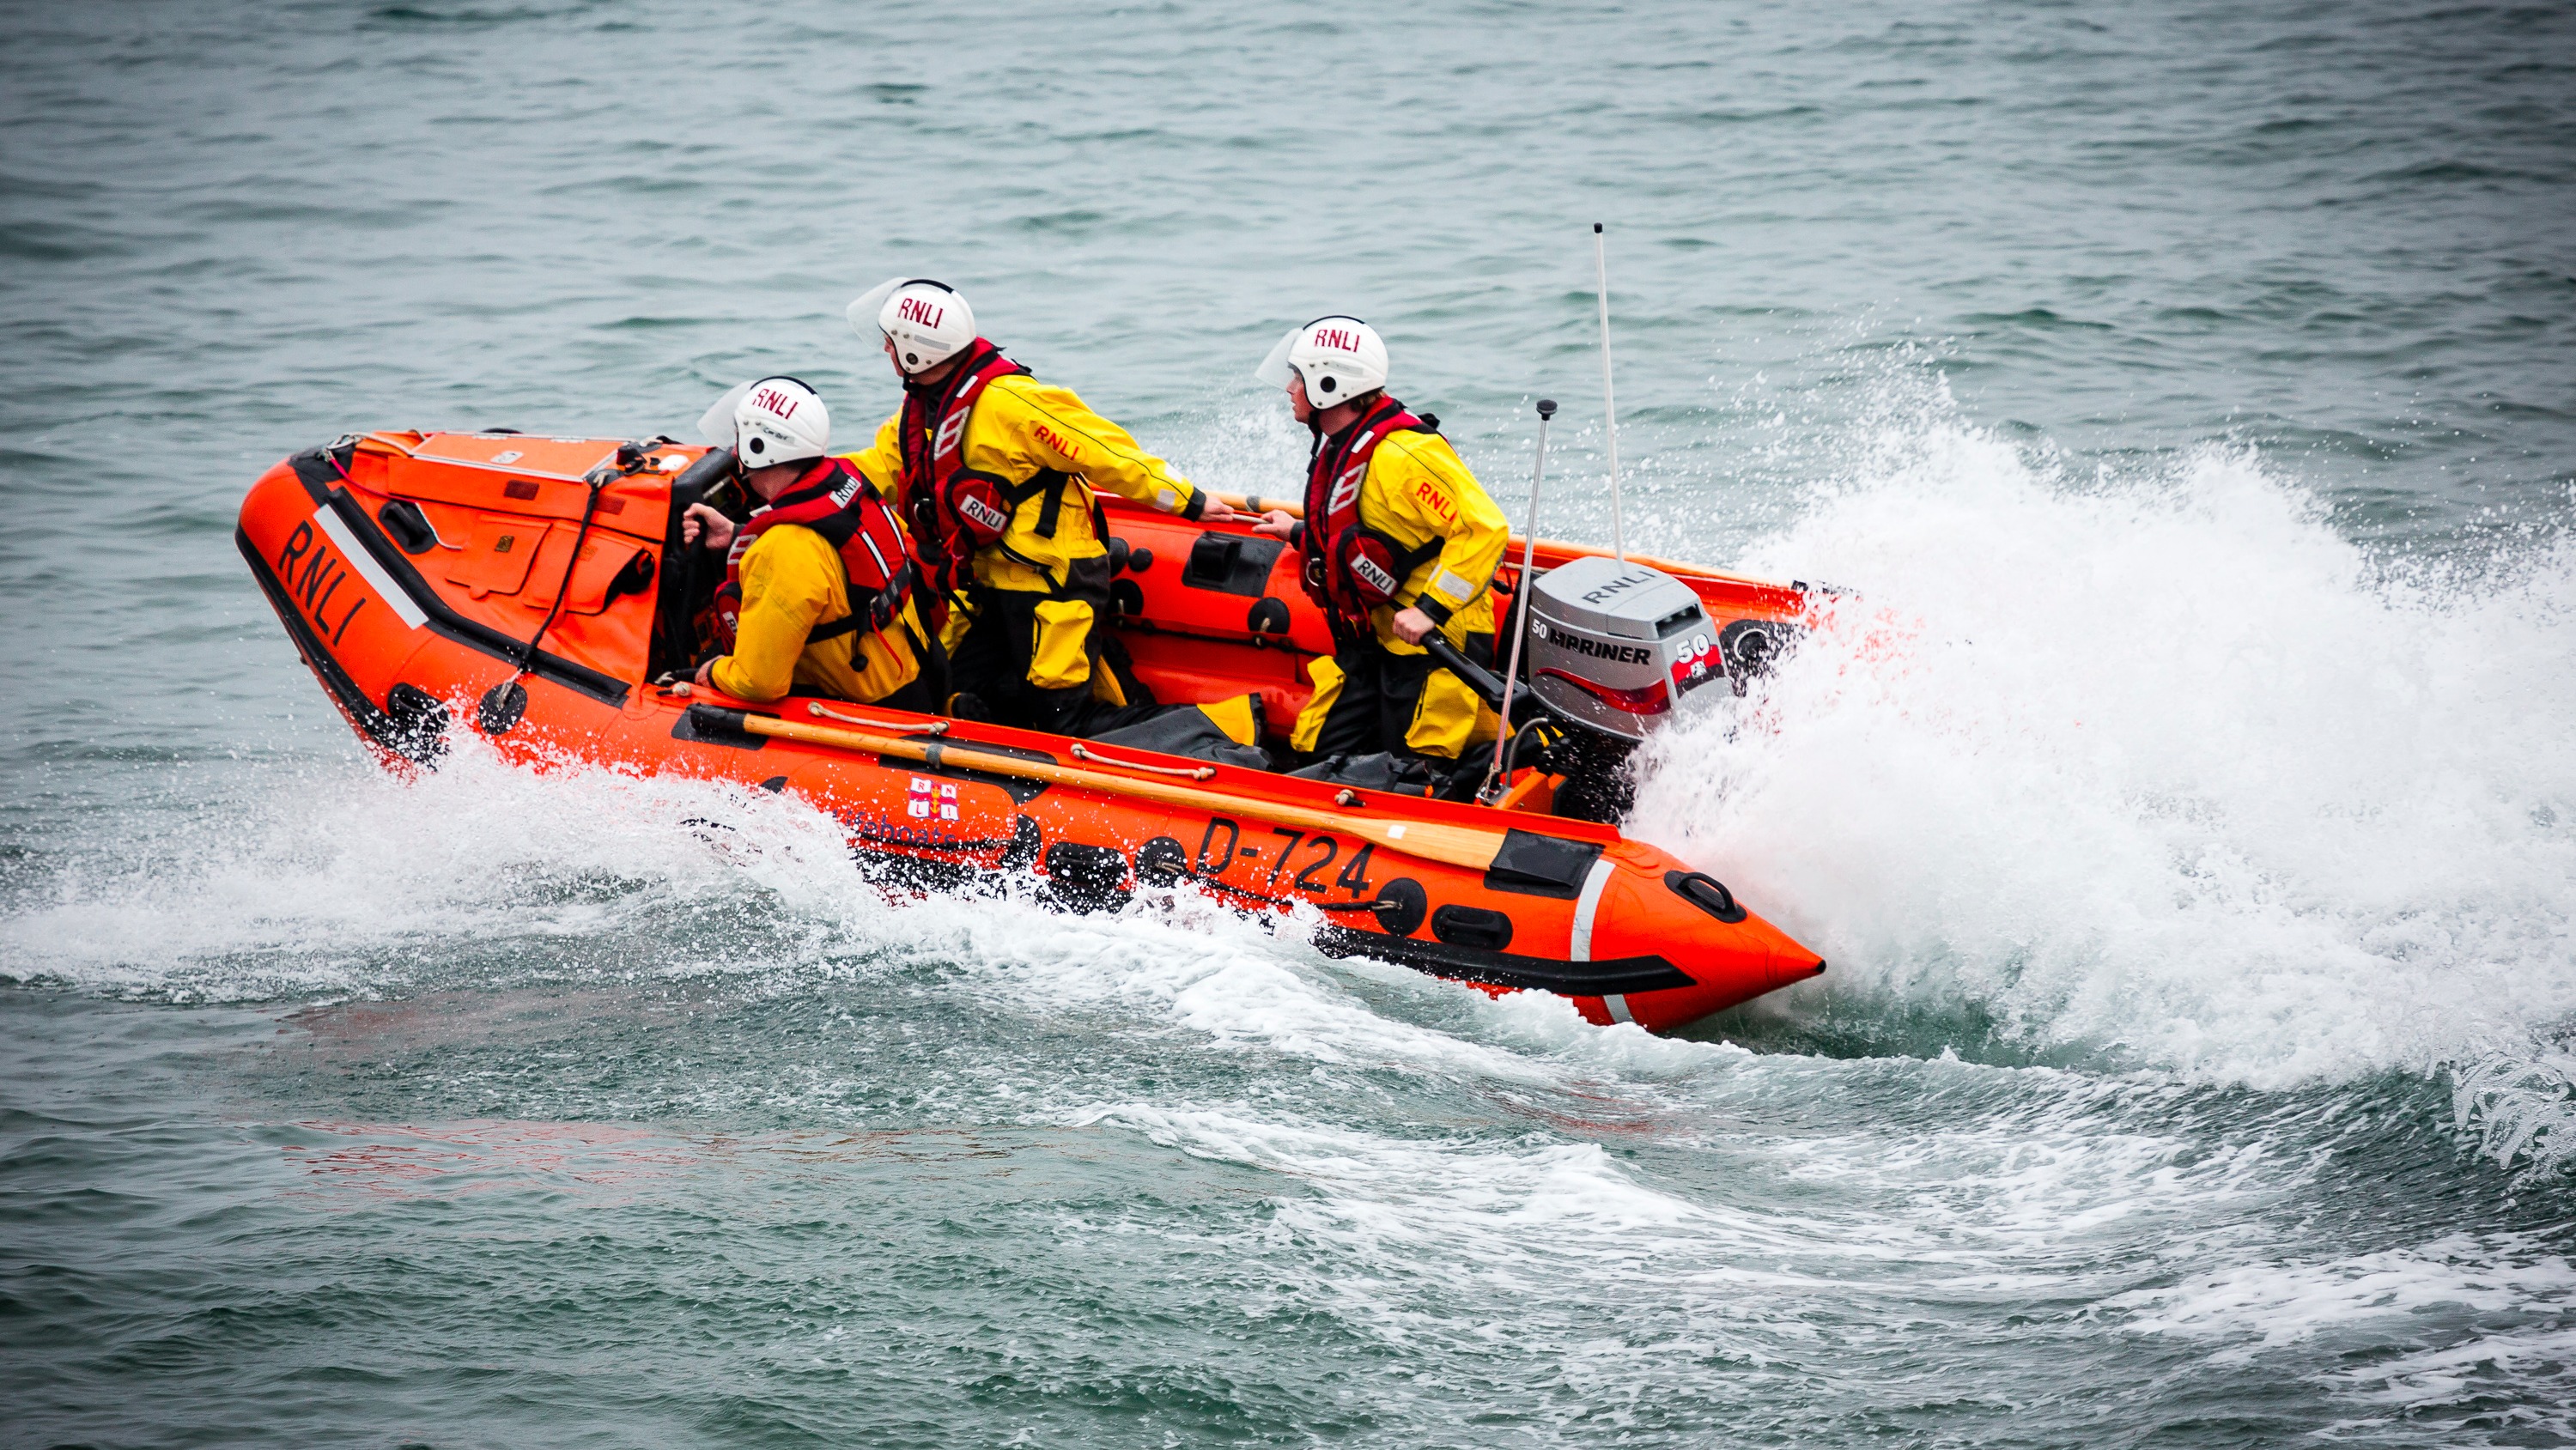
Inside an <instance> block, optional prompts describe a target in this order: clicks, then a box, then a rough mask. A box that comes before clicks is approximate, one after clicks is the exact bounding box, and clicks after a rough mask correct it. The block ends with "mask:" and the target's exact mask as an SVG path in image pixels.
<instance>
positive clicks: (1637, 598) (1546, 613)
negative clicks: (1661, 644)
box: [1534, 555, 1705, 640]
mask: <svg viewBox="0 0 2576 1450" xmlns="http://www.w3.org/2000/svg"><path fill="white" fill-rule="evenodd" d="M1537 590H1538V593H1537V596H1536V599H1535V601H1534V602H1535V603H1536V605H1537V608H1538V612H1539V616H1540V617H1541V618H1543V619H1546V620H1548V621H1549V622H1550V623H1553V624H1560V625H1569V626H1572V627H1573V628H1575V629H1578V630H1582V631H1584V632H1586V633H1589V634H1593V635H1608V636H1612V637H1615V638H1619V639H1645V640H1651V639H1661V638H1662V637H1663V636H1665V635H1667V634H1670V633H1673V632H1674V631H1676V630H1679V629H1682V628H1684V627H1686V626H1688V625H1690V624H1692V623H1695V622H1697V621H1699V620H1701V619H1703V618H1705V615H1704V613H1703V612H1702V611H1701V609H1700V603H1699V596H1698V595H1697V594H1694V593H1692V592H1691V587H1690V586H1689V585H1687V584H1684V583H1683V582H1682V581H1680V580H1679V579H1676V578H1674V577H1673V576H1672V575H1670V574H1667V573H1665V572H1664V571H1662V570H1661V569H1649V568H1647V567H1646V566H1645V565H1643V564H1636V563H1621V562H1620V561H1619V560H1617V559H1612V558H1606V557H1602V556H1599V555H1594V556H1591V557H1588V558H1582V559H1577V560H1575V561H1574V562H1573V563H1571V564H1567V565H1565V566H1563V567H1562V568H1557V569H1551V570H1549V571H1548V572H1547V573H1545V574H1543V575H1541V576H1540V577H1539V581H1538V584H1537Z"/></svg>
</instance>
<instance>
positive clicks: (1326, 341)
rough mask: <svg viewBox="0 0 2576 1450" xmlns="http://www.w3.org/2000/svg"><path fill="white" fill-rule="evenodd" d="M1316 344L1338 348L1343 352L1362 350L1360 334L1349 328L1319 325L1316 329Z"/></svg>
mask: <svg viewBox="0 0 2576 1450" xmlns="http://www.w3.org/2000/svg"><path fill="white" fill-rule="evenodd" d="M1315 345H1316V346H1317V347H1330V348H1338V349H1340V350H1341V351H1343V352H1357V351H1359V350H1360V335H1359V334H1358V333H1356V332H1353V331H1351V330H1349V329H1348V328H1342V327H1319V328H1316V329H1315Z"/></svg>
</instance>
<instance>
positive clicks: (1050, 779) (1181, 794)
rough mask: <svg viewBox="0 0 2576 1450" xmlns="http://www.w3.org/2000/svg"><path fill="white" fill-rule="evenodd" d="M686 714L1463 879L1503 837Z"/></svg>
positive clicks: (707, 724)
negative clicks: (1255, 823)
mask: <svg viewBox="0 0 2576 1450" xmlns="http://www.w3.org/2000/svg"><path fill="white" fill-rule="evenodd" d="M689 714H690V715H691V716H692V717H693V718H694V719H695V720H696V721H697V722H698V723H699V724H700V725H701V726H702V727H703V728H705V729H707V730H708V731H710V732H717V731H727V730H732V731H745V732H748V733H750V734H753V735H766V736H768V737H770V738H771V739H773V740H796V741H802V742H803V743H805V744H808V745H830V746H836V747H838V748H840V749H843V750H860V751H865V752H867V753H869V754H871V755H890V756H894V757H896V758H897V759H901V760H918V761H920V762H922V763H923V764H924V765H933V766H937V765H954V766H962V767H965V768H967V769H971V770H981V771H986V772H989V773H991V774H994V775H1010V776H1017V777H1019V778H1020V779H1022V780H1039V781H1044V782H1046V783H1047V784H1049V785H1064V786H1072V787H1074V788H1075V789H1078V790H1094V791H1099V792H1101V793H1103V794H1105V795H1121V796H1129V797H1132V798H1134V799H1137V800H1149V801H1154V802H1156V803H1158V804H1161V805H1167V806H1180V807H1182V808H1184V809H1187V810H1199V811H1206V812H1208V813H1210V814H1212V815H1223V816H1248V817H1251V818H1253V819H1255V820H1263V821H1277V822H1278V823H1280V824H1281V825H1287V826H1302V827H1304V828H1306V829H1307V830H1310V831H1330V832H1333V833H1335V834H1338V835H1342V836H1356V837H1358V838H1359V839H1361V840H1363V841H1371V842H1375V843H1376V844H1377V845H1380V846H1383V847H1385V848H1386V849H1388V850H1390V851H1402V852H1404V853H1405V854H1406V855H1409V856H1419V857H1422V858H1423V859H1424V860H1426V861H1445V862H1448V863H1449V864H1450V865H1452V866H1464V867H1466V868H1467V869H1468V870H1470V871H1484V870H1489V869H1491V868H1492V866H1493V864H1494V855H1495V853H1496V852H1498V851H1500V850H1502V848H1503V833H1502V832H1501V831H1496V830H1486V829H1484V828H1482V827H1478V826H1455V825H1450V824H1447V823H1445V822H1438V821H1382V820H1372V819H1370V818H1369V817H1367V816H1358V815H1350V814H1347V813H1345V812H1341V811H1328V810H1321V809H1318V808H1316V807H1314V806H1301V805H1296V804H1293V803H1291V802H1288V801H1272V800H1263V799H1261V798H1260V797H1258V796H1245V795H1236V794H1233V793H1232V792H1229V791H1221V790H1209V789H1207V788H1206V787H1204V786H1194V785H1181V784H1178V783H1176V782H1173V781H1162V780H1138V779H1136V778H1135V777H1133V776H1125V775H1111V774H1109V773H1108V772H1106V771H1099V770H1084V769H1081V768H1079V767H1077V766H1070V765H1058V764H1056V763H1055V762H1053V761H1050V760H1022V759H1020V758H1019V757H1017V756H1012V755H1004V754H1001V753H1000V752H998V751H990V750H978V749H976V748H975V747H974V746H973V745H972V744H969V743H966V742H962V741H944V740H905V739H902V738H901V737H898V736H893V735H876V734H871V733H869V732H867V731H864V730H841V729H836V728H835V727H833V726H829V725H807V724H804V723H802V722H800V721H795V720H780V719H776V718H774V717H771V716H768V715H754V714H751V713H750V712H748V711H744V710H727V709H724V708H722V707H720V706H716V705H691V706H690V707H689Z"/></svg>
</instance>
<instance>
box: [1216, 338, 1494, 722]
mask: <svg viewBox="0 0 2576 1450" xmlns="http://www.w3.org/2000/svg"><path fill="white" fill-rule="evenodd" d="M1386 364H1387V358H1386V344H1385V342H1383V341H1382V340H1380V339H1379V337H1378V335H1377V332H1376V330H1375V329H1373V328H1371V327H1370V326H1369V325H1368V324H1367V323H1364V322H1361V321H1360V320H1359V319H1357V318H1353V317H1320V318H1317V319H1316V320H1315V321H1313V322H1310V323H1308V324H1306V325H1305V326H1304V327H1300V328H1294V329H1292V330H1290V332H1289V334H1288V335H1287V336H1286V337H1284V338H1282V339H1280V342H1279V345H1278V346H1277V347H1276V348H1273V349H1272V350H1271V353H1270V357H1269V358H1268V360H1266V361H1265V362H1263V364H1262V365H1261V368H1260V370H1259V376H1260V378H1261V380H1262V381H1264V382H1266V383H1269V384H1271V385H1273V386H1275V387H1283V388H1285V389H1286V390H1287V393H1288V406H1289V408H1290V409H1291V410H1292V411H1293V412H1294V413H1295V414H1296V416H1297V421H1298V422H1300V423H1303V424H1305V425H1306V426H1307V428H1309V429H1310V430H1312V431H1313V433H1314V435H1315V443H1314V453H1313V456H1312V458H1311V461H1310V462H1309V464H1308V466H1307V472H1306V517H1305V519H1304V520H1303V521H1302V522H1301V521H1299V520H1296V519H1293V518H1291V517H1289V515H1288V513H1287V511H1286V510H1284V509H1273V510H1271V511H1270V512H1269V513H1268V514H1266V515H1264V516H1263V518H1262V521H1261V522H1260V523H1259V524H1258V525H1256V526H1255V528H1256V529H1257V531H1258V532H1260V533H1264V534H1268V535H1271V536H1272V537H1275V538H1281V539H1286V540H1287V541H1288V543H1289V545H1290V547H1292V548H1294V549H1296V550H1297V551H1298V552H1299V554H1301V555H1302V556H1303V563H1304V568H1303V571H1302V573H1303V577H1304V581H1305V586H1306V593H1307V594H1308V595H1309V596H1310V597H1311V598H1313V599H1314V601H1315V603H1316V604H1318V605H1319V606H1321V607H1322V608H1323V610H1324V612H1325V614H1326V616H1327V617H1328V618H1329V619H1330V620H1331V622H1332V629H1333V641H1334V646H1335V648H1334V653H1333V656H1332V658H1331V659H1329V660H1323V659H1319V660H1316V661H1315V662H1313V664H1311V665H1309V666H1308V671H1307V672H1308V674H1309V676H1310V677H1311V678H1312V679H1313V681H1314V684H1315V695H1314V699H1313V702H1312V703H1311V704H1309V705H1308V706H1307V708H1306V711H1305V713H1304V714H1302V715H1300V716H1299V717H1298V719H1297V726H1296V730H1295V732H1294V733H1293V734H1292V735H1291V737H1290V743H1291V744H1292V745H1294V746H1295V747H1296V748H1297V749H1298V750H1300V751H1304V752H1307V753H1309V754H1313V755H1361V754H1368V753H1371V752H1374V751H1380V750H1385V751H1393V752H1396V753H1398V754H1407V753H1410V754H1414V755H1422V756H1431V757H1435V758H1438V759H1443V760H1456V759H1457V758H1458V757H1459V755H1460V754H1461V753H1462V752H1463V751H1465V750H1466V749H1467V747H1468V746H1469V745H1470V744H1471V743H1472V742H1473V741H1474V740H1475V739H1476V738H1477V737H1478V736H1479V734H1480V731H1479V712H1480V710H1482V709H1483V702H1482V701H1481V700H1479V699H1478V698H1477V696H1476V693H1475V692H1474V691H1473V690H1471V689H1469V688H1468V687H1467V684H1466V682H1465V681H1463V680H1461V679H1459V678H1458V677H1457V676H1456V675H1453V674H1451V673H1450V672H1449V671H1447V670H1445V669H1440V668H1438V667H1436V666H1435V665H1434V664H1433V663H1432V660H1431V657H1430V656H1429V655H1428V654H1426V653H1424V652H1423V649H1422V640H1423V639H1424V638H1425V637H1426V636H1428V635H1429V634H1430V633H1431V631H1433V630H1435V629H1436V630H1439V631H1440V632H1441V634H1442V635H1443V636H1445V637H1446V638H1447V639H1448V641H1449V642H1450V643H1451V644H1452V645H1455V646H1457V647H1458V650H1459V652H1460V653H1461V654H1464V655H1466V656H1467V657H1468V658H1469V659H1470V660H1472V661H1474V662H1475V663H1477V664H1480V665H1485V666H1488V667H1490V666H1491V665H1492V662H1493V653H1494V601H1493V595H1492V594H1491V592H1489V590H1488V588H1487V586H1488V585H1490V584H1491V583H1492V582H1493V577H1494V568H1495V566H1496V565H1497V564H1498V563H1499V562H1500V561H1501V559H1502V557H1503V547H1504V545H1505V544H1506V543H1507V542H1508V540H1509V536H1510V530H1509V526H1508V525H1507V524H1506V523H1505V522H1504V519H1503V511H1502V510H1501V509H1499V508H1496V507H1495V506H1494V501H1493V500H1492V499H1491V498H1488V497H1486V495H1485V490H1484V487H1483V486H1482V485H1480V484H1478V483H1477V482H1476V476H1475V475H1474V474H1472V473H1470V472H1468V471H1467V465H1466V463H1465V462H1464V461H1462V460H1461V459H1460V458H1459V457H1458V453H1457V450H1456V449H1454V448H1451V447H1450V446H1449V440H1448V439H1446V438H1443V437H1441V436H1440V435H1439V433H1438V432H1436V431H1434V428H1435V425H1436V423H1437V420H1436V419H1426V418H1418V417H1416V416H1414V415H1413V414H1411V413H1408V412H1406V411H1405V408H1404V405H1403V404H1402V403H1399V402H1397V401H1396V400H1394V399H1393V398H1390V397H1388V396H1387V395H1386V391H1385V389H1386Z"/></svg>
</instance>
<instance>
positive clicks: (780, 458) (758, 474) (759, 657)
mask: <svg viewBox="0 0 2576 1450" xmlns="http://www.w3.org/2000/svg"><path fill="white" fill-rule="evenodd" d="M733 417H734V458H735V463H736V466H737V467H738V468H739V469H740V470H741V478H742V481H743V483H744V485H745V486H746V487H747V488H748V489H749V490H750V491H751V493H752V495H753V496H754V497H756V498H759V499H760V500H762V506H761V507H759V508H757V509H755V510H753V511H752V514H751V517H750V518H749V519H747V520H745V521H744V522H743V523H742V524H740V525H739V526H737V525H736V524H735V523H734V522H733V521H732V520H731V519H728V518H726V517H725V516H724V515H723V514H721V513H719V512H717V511H716V510H714V509H712V508H709V507H708V506H707V505H705V504H692V505H691V506H690V507H689V510H688V512H687V513H686V514H685V515H684V516H683V517H682V520H681V524H680V532H681V538H682V540H683V541H684V542H685V543H688V544H691V545H694V544H696V543H697V541H698V540H699V538H700V537H701V536H703V537H704V538H705V539H706V541H707V543H708V545H709V546H711V547H714V548H719V549H724V550H726V551H727V552H726V562H725V582H724V584H723V585H722V586H721V587H719V588H718V589H717V590H716V598H715V608H714V611H713V612H714V626H713V633H714V635H715V639H716V643H717V645H718V647H720V648H721V649H722V650H723V651H724V653H723V654H721V655H719V656H718V657H716V658H714V659H711V660H709V661H707V662H706V663H705V664H704V665H701V666H700V667H699V669H698V679H697V682H698V683H699V684H702V685H708V686H711V687H713V688H715V689H718V690H722V691H724V692H725V693H726V694H728V695H732V696H734V697H735V698H737V699H743V700H758V701H763V702H767V701H770V700H775V699H778V698H780V697H782V696H785V695H788V694H806V695H832V696H837V697H839V698H841V699H844V700H854V701H858V702H859V703H862V704H883V705H890V706H893V707H895V708H898V709H906V710H920V711H924V712H928V711H932V710H935V709H937V707H938V701H937V699H936V698H935V697H934V696H933V694H932V692H931V690H930V688H929V686H928V684H927V683H926V682H925V681H924V679H923V677H922V676H923V668H922V667H923V663H924V659H925V656H927V655H929V654H931V650H930V647H929V642H928V641H927V639H926V638H925V637H924V636H923V634H922V622H921V615H920V612H919V609H918V607H917V604H916V601H915V599H914V598H913V595H914V593H915V590H916V580H917V579H918V575H917V573H916V572H915V570H914V569H913V566H912V561H911V559H910V557H909V555H908V553H907V551H906V549H905V546H904V538H903V530H902V528H901V527H900V526H899V525H898V524H897V523H896V521H895V516H894V511H893V509H892V508H890V507H889V506H888V505H887V504H886V502H885V501H884V499H882V498H881V497H879V496H878V494H877V492H876V490H875V488H874V486H873V485H871V484H870V483H869V482H868V480H867V479H866V478H865V477H864V476H863V475H862V474H860V473H859V471H858V470H856V469H854V468H851V467H850V466H849V465H848V464H847V463H845V462H844V461H842V460H840V459H837V458H831V457H828V456H826V455H827V453H828V450H829V448H830V443H831V427H832V421H831V415H830V413H829V412H828V411H826V410H825V408H824V406H823V400H822V399H821V398H819V397H817V396H815V394H814V390H813V389H811V388H809V387H807V386H806V385H805V384H803V383H801V382H799V381H797V380H796V379H794V378H784V377H778V378H763V379H761V380H760V381H758V382H755V383H752V384H749V385H748V386H747V387H746V388H745V390H744V391H743V394H742V398H741V401H740V402H739V403H737V404H736V405H735V408H734V414H733Z"/></svg>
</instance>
